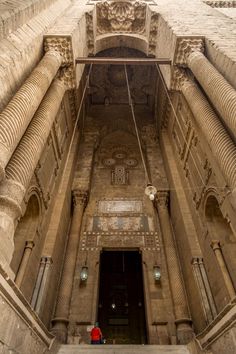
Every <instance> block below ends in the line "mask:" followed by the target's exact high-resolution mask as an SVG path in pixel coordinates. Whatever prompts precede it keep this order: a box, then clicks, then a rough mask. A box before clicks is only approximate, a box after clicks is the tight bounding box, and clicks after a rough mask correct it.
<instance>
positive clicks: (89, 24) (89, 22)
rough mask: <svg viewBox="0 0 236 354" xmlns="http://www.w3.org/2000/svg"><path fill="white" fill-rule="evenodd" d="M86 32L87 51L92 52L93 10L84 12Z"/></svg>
mask: <svg viewBox="0 0 236 354" xmlns="http://www.w3.org/2000/svg"><path fill="white" fill-rule="evenodd" d="M85 18H86V32H87V47H88V53H89V54H90V55H91V54H94V30H93V11H90V12H86V14H85Z"/></svg>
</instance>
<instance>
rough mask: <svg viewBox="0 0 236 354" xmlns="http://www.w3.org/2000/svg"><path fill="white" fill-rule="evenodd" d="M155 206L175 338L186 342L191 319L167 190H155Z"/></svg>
mask: <svg viewBox="0 0 236 354" xmlns="http://www.w3.org/2000/svg"><path fill="white" fill-rule="evenodd" d="M155 206H156V208H157V212H158V216H159V221H160V226H161V231H162V237H163V243H164V249H165V255H166V262H167V268H168V274H169V280H170V287H171V293H172V299H173V305H174V312H175V323H176V331H177V340H178V343H179V344H186V343H188V342H189V341H190V340H191V339H192V338H193V330H192V326H191V323H192V321H191V319H190V318H189V310H188V305H187V299H186V296H185V290H184V285H183V282H182V277H181V271H180V265H179V261H178V257H177V251H176V247H175V243H174V239H173V233H172V228H171V224H170V218H169V212H168V192H167V191H158V192H157V197H156V201H155Z"/></svg>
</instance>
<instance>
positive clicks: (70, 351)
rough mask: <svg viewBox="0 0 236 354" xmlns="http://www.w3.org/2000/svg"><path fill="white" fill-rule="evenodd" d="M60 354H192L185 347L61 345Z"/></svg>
mask: <svg viewBox="0 0 236 354" xmlns="http://www.w3.org/2000/svg"><path fill="white" fill-rule="evenodd" d="M58 354H190V352H189V350H188V349H187V347H186V346H184V345H118V344H117V345H108V344H105V345H72V344H68V345H61V346H60V349H59V352H58Z"/></svg>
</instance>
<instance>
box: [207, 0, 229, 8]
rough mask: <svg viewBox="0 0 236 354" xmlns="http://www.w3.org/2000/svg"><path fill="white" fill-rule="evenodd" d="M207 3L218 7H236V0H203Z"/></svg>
mask: <svg viewBox="0 0 236 354" xmlns="http://www.w3.org/2000/svg"><path fill="white" fill-rule="evenodd" d="M203 2H204V3H205V4H206V5H209V6H211V7H213V8H214V7H218V8H235V7H236V1H235V0H229V1H224V0H223V1H218V0H217V1H212V0H204V1H203Z"/></svg>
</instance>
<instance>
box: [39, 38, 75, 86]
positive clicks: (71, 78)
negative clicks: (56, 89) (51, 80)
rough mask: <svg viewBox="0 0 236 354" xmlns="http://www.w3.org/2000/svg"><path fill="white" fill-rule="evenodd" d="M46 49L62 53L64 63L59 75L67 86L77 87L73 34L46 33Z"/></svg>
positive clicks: (46, 50)
mask: <svg viewBox="0 0 236 354" xmlns="http://www.w3.org/2000/svg"><path fill="white" fill-rule="evenodd" d="M44 50H45V52H48V51H50V50H54V51H56V52H58V53H60V55H61V57H62V65H61V70H60V73H59V77H60V79H61V80H62V81H64V84H65V85H66V87H67V88H69V89H72V88H74V87H75V63H74V55H73V47H72V37H71V36H57V35H55V36H52V35H48V36H47V35H46V36H45V37H44Z"/></svg>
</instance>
